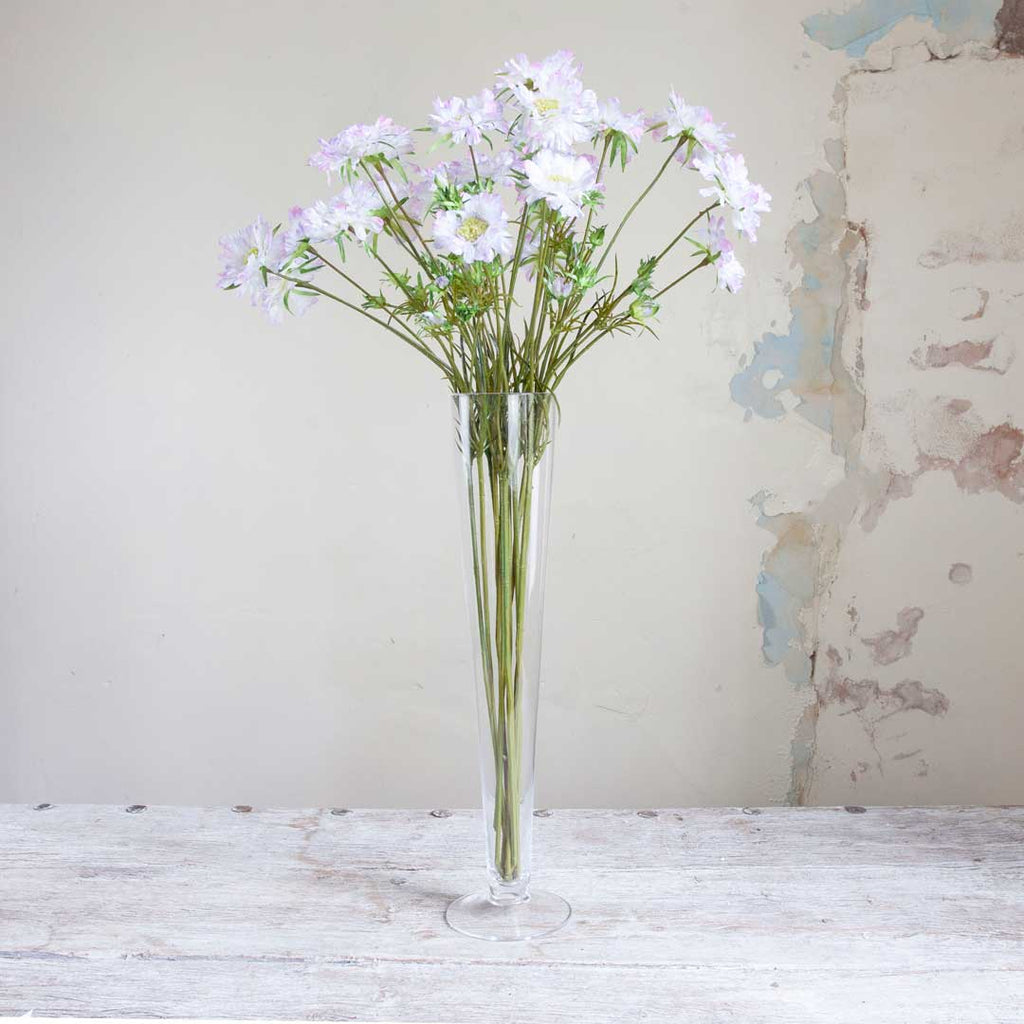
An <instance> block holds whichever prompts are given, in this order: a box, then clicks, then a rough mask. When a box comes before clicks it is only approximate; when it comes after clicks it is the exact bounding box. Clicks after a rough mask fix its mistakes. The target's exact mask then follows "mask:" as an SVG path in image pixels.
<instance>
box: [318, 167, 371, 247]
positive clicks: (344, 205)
mask: <svg viewBox="0 0 1024 1024" xmlns="http://www.w3.org/2000/svg"><path fill="white" fill-rule="evenodd" d="M382 205H383V204H382V203H381V200H380V196H379V195H377V193H376V191H375V190H374V189H372V188H371V187H370V186H369V185H367V184H366V183H365V182H362V181H356V182H353V184H351V185H346V186H345V188H343V189H342V190H341V192H339V193H338V195H336V196H334V197H333V198H332V199H328V200H326V201H325V200H323V199H318V200H317V201H316V202H315V203H313V205H312V206H310V207H309V208H308V209H306V210H305V211H304V212H303V215H302V224H303V227H304V228H305V230H306V235H307V237H308V238H309V240H310V241H311V242H327V241H331V240H332V239H334V238H335V236H336V235H338V234H340V233H341V232H346V233H351V234H353V235H354V236H355V237H356V238H357V239H359V241H360V242H365V241H366V239H367V238H368V237H369V236H370V235H371V234H373V235H379V234H380V233H381V231H383V230H384V221H383V219H382V218H381V217H379V216H378V215H377V214H376V213H374V211H375V210H379V209H380V208H381V206H382Z"/></svg>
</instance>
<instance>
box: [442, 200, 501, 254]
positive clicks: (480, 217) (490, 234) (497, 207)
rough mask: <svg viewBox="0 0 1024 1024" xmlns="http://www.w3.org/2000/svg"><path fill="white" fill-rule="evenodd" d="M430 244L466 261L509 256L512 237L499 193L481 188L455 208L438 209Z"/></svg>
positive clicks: (444, 252) (443, 252)
mask: <svg viewBox="0 0 1024 1024" xmlns="http://www.w3.org/2000/svg"><path fill="white" fill-rule="evenodd" d="M434 246H435V248H436V249H437V251H438V253H440V254H441V255H442V256H446V255H451V256H461V257H462V259H464V260H465V261H466V262H467V263H476V262H480V261H482V262H490V261H491V260H493V259H494V257H495V256H498V255H500V256H510V255H511V254H512V237H511V235H510V234H509V230H508V216H507V215H506V214H505V211H504V209H503V208H502V205H501V197H500V196H496V195H492V194H490V193H486V192H484V193H481V194H480V195H476V196H470V197H469V198H468V199H467V200H466V201H465V203H463V204H462V206H461V208H459V209H458V210H440V211H438V213H437V214H435V216H434Z"/></svg>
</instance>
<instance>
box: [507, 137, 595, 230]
mask: <svg viewBox="0 0 1024 1024" xmlns="http://www.w3.org/2000/svg"><path fill="white" fill-rule="evenodd" d="M596 163H597V162H596V161H595V160H594V158H593V157H591V156H574V155H573V154H572V153H559V152H554V151H552V150H550V149H542V150H540V152H538V153H535V154H534V156H533V158H532V159H530V160H526V161H524V163H523V171H524V172H525V174H526V181H527V187H526V193H525V198H526V201H527V202H531V203H532V202H534V201H536V200H538V199H543V200H544V201H545V202H546V203H547V204H548V206H550V207H551V208H552V209H553V210H557V211H558V212H559V213H561V214H563V215H564V216H566V217H578V216H579V215H580V213H581V212H582V210H583V201H584V197H585V195H586V193H588V192H590V191H592V190H595V189H599V188H600V186H599V185H598V184H597V166H596Z"/></svg>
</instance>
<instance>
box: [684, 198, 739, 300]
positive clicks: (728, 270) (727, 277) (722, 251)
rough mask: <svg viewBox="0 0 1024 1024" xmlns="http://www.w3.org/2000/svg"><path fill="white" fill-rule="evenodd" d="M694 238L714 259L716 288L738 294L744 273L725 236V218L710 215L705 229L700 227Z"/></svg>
mask: <svg viewBox="0 0 1024 1024" xmlns="http://www.w3.org/2000/svg"><path fill="white" fill-rule="evenodd" d="M694 238H695V240H696V241H698V242H699V243H700V244H702V245H704V246H706V247H707V248H708V250H709V251H710V253H711V255H712V257H714V258H715V270H716V271H717V272H718V287H719V288H725V289H727V290H728V291H730V292H738V291H739V290H740V288H741V287H742V285H743V278H744V275H745V274H746V271H745V270H744V269H743V267H742V265H741V264H740V261H739V260H738V259H736V254H735V252H733V247H732V242H730V241H729V239H728V238H727V237H726V234H725V218H724V217H721V216H715V215H713V214H712V215H711V216H710V217H708V223H707V226H706V227H705V226H704V225H701V226H700V227H699V228H697V230H696V231H695V232H694Z"/></svg>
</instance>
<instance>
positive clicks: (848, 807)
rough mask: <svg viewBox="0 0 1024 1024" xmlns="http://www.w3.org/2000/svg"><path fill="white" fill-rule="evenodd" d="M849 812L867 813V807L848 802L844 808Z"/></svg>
mask: <svg viewBox="0 0 1024 1024" xmlns="http://www.w3.org/2000/svg"><path fill="white" fill-rule="evenodd" d="M843 810H844V811H846V813H847V814H867V808H866V807H858V806H857V805H856V804H847V805H846V806H845V807H844V808H843Z"/></svg>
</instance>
